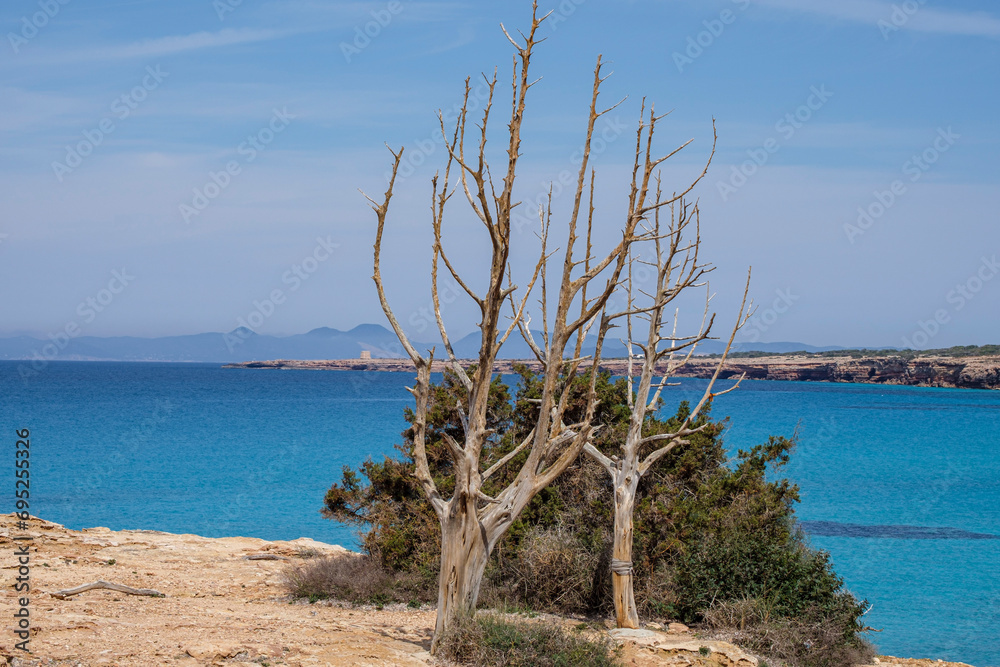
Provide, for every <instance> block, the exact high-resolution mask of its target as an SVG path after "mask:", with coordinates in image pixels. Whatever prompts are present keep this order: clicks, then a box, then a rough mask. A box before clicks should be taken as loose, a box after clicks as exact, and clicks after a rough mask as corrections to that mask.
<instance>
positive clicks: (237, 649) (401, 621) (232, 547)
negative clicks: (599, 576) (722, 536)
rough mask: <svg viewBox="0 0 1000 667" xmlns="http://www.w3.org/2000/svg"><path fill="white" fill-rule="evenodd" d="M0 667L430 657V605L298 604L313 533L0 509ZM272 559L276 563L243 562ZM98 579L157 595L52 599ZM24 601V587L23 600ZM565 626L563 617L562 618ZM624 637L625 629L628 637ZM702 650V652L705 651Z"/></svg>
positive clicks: (671, 635)
mask: <svg viewBox="0 0 1000 667" xmlns="http://www.w3.org/2000/svg"><path fill="white" fill-rule="evenodd" d="M23 535H31V536H33V538H34V539H33V540H31V541H30V542H24V541H19V542H17V544H25V543H28V544H30V545H31V546H30V549H31V551H30V556H31V564H30V567H31V572H30V577H31V593H30V599H31V601H30V605H29V609H30V611H31V624H32V637H31V642H30V648H31V651H32V652H31V654H30V655H27V656H26V655H24V653H23V652H22V651H19V650H17V649H15V647H14V642H15V641H17V639H16V638H15V636H14V634H13V627H12V625H11V621H10V619H11V618H12V614H13V611H14V610H15V609H16V607H17V597H18V596H19V594H17V593H15V591H14V589H13V586H12V585H11V584H10V582H12V581H13V580H14V577H15V576H16V574H15V572H16V569H17V567H18V566H17V561H16V558H15V556H14V544H15V542H14V540H13V539H12V538H13V537H14V536H23ZM0 553H2V554H3V555H2V556H0V568H2V571H3V573H4V574H3V577H4V585H3V588H2V593H0V614H2V615H3V617H4V619H7V620H5V621H4V627H5V630H4V632H3V633H2V635H0V664H8V665H18V666H23V667H28V666H34V665H47V666H49V665H52V666H55V665H59V666H64V665H65V666H69V665H72V666H74V667H76V666H82V667H89V666H91V665H115V666H116V667H119V666H120V667H132V666H136V667H138V666H142V667H153V666H158V665H178V666H183V665H226V666H229V667H238V666H240V665H243V666H246V667H251V666H252V667H259V666H260V665H262V664H270V665H289V666H292V667H297V666H307V665H308V666H313V665H315V666H327V665H329V666H336V667H341V666H345V667H346V666H347V665H352V666H354V665H357V666H359V667H365V666H372V667H376V666H377V667H382V666H386V667H388V666H399V667H408V666H411V665H433V664H437V663H435V661H434V660H433V659H432V658H431V656H430V655H429V654H428V652H427V651H428V649H429V648H430V639H431V634H432V630H433V627H434V610H433V609H429V608H427V607H424V608H422V609H408V608H405V607H403V606H402V605H399V606H393V607H386V608H385V609H382V610H376V609H372V608H352V607H349V606H346V605H345V606H340V605H338V604H336V603H328V602H322V601H321V602H317V603H316V604H312V605H310V604H308V603H305V602H295V601H292V600H291V599H290V597H289V596H288V595H287V593H286V592H285V589H284V587H283V585H282V580H283V577H282V573H283V571H284V570H285V569H286V568H287V567H288V566H289V565H290V564H295V563H301V562H305V561H304V560H303V558H304V557H315V556H316V555H317V554H319V555H322V554H330V555H333V554H342V553H346V550H345V549H344V548H343V547H339V546H335V545H330V544H323V543H321V542H316V541H314V540H311V539H298V540H292V541H287V542H268V541H265V540H260V539H256V538H245V537H228V538H218V539H213V538H205V537H199V536H197V535H173V534H169V533H162V532H159V531H145V530H136V531H129V530H123V531H111V530H108V529H107V528H91V529H87V530H82V531H72V530H67V529H65V528H63V527H62V526H60V525H58V524H54V523H49V522H46V521H42V520H40V519H35V518H32V519H31V521H30V522H29V530H28V531H27V532H24V531H19V530H16V529H15V519H14V517H13V515H9V514H7V515H0ZM260 554H269V555H273V556H278V557H280V558H279V559H262V558H259V557H258V558H254V559H248V558H247V556H257V555H260ZM98 580H104V581H108V582H112V583H115V584H122V585H125V586H129V587H132V588H136V589H154V590H156V591H159V592H161V593H163V594H164V595H165V597H145V596H134V595H128V594H125V593H119V592H116V591H112V590H102V589H95V590H89V591H86V592H83V593H80V594H78V595H74V596H71V597H69V598H66V599H58V598H55V597H53V596H52V593H54V592H56V591H61V590H65V589H69V588H74V587H77V586H80V585H83V584H88V583H92V582H95V581H98ZM20 595H21V596H23V593H22V594H20ZM565 622H566V623H567V624H570V623H572V621H569V620H565ZM655 627H656V630H655V631H651V630H649V629H642V630H639V631H624V632H623V631H616V632H617V633H618V634H621V635H622V637H621V638H620V640H619V641H620V642H621V643H622V644H623V651H622V657H623V659H624V662H625V664H627V665H639V666H646V665H648V666H654V665H698V666H705V667H755V666H756V665H757V664H758V662H757V660H756V658H754V657H752V656H750V655H748V654H746V653H744V652H743V651H742V650H740V649H739V648H737V647H735V646H733V645H732V644H727V643H725V642H715V641H709V640H703V639H698V638H697V637H696V636H695V635H694V633H693V632H691V631H689V630H687V629H686V628H684V627H683V626H680V625H679V624H671V626H670V628H668V629H667V630H666V631H663V630H661V628H660V627H659V626H655ZM629 635H634V636H629ZM705 649H707V651H706V650H705ZM947 664H949V663H940V662H936V661H933V660H922V661H916V660H896V659H894V658H882V659H881V666H882V667H904V666H905V667H945V665H947Z"/></svg>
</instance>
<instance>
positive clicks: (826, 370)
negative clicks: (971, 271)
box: [225, 355, 1000, 389]
mask: <svg viewBox="0 0 1000 667" xmlns="http://www.w3.org/2000/svg"><path fill="white" fill-rule="evenodd" d="M468 363H472V362H471V361H469V362H468ZM717 363H718V362H717V360H716V359H712V358H704V357H701V358H694V359H692V360H691V361H690V362H689V363H688V364H687V365H686V366H684V367H683V368H681V369H679V370H678V371H677V372H676V373H675V375H676V376H678V377H695V378H708V377H711V376H712V373H713V372H714V371H715V365H716V364H717ZM517 364H525V365H527V366H529V367H532V368H536V369H537V368H539V364H538V362H537V361H535V360H512V359H502V360H498V361H497V363H496V364H495V365H494V370H495V371H496V372H499V373H509V372H511V371H512V370H513V368H514V366H515V365H517ZM626 365H627V362H626V360H624V359H607V360H604V361H602V362H601V367H602V368H605V369H607V370H609V371H611V372H612V373H616V374H617V373H623V372H625V369H626ZM225 368H257V369H284V370H340V371H388V372H392V371H396V372H412V371H413V364H412V363H411V362H410V360H409V359H326V360H289V359H277V360H273V361H248V362H243V363H237V364H227V365H226V366H225ZM443 369H444V364H443V363H441V362H435V370H436V371H440V370H443ZM744 374H745V375H746V377H747V378H749V379H753V380H785V381H799V382H857V383H864V384H889V385H910V386H917V387H952V388H963V389H1000V357H916V358H913V359H905V358H903V357H861V358H857V359H854V358H850V357H818V356H805V355H803V356H775V357H754V358H740V359H729V360H727V361H726V365H725V366H724V367H723V369H722V372H721V374H720V377H721V378H723V379H727V378H735V377H740V376H741V375H744Z"/></svg>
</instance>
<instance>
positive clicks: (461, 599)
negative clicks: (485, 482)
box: [431, 502, 490, 653]
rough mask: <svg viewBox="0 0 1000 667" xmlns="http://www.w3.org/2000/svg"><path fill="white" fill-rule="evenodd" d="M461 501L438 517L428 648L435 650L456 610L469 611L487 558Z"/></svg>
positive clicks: (480, 536)
mask: <svg viewBox="0 0 1000 667" xmlns="http://www.w3.org/2000/svg"><path fill="white" fill-rule="evenodd" d="M471 510H472V511H469V505H468V504H463V505H462V507H461V508H459V509H458V511H456V512H453V513H451V514H450V515H448V516H446V517H445V518H443V519H442V521H441V573H440V575H439V577H438V613H437V622H436V623H435V627H434V639H433V641H432V644H431V652H432V653H433V652H436V651H437V647H438V644H439V642H440V641H441V635H442V633H443V632H444V630H445V628H447V627H450V626H451V623H452V621H453V620H454V619H455V617H456V616H457V615H459V614H463V613H471V612H472V611H474V610H475V608H476V602H477V600H478V599H479V589H480V585H481V584H482V581H483V573H484V572H485V571H486V562H487V561H488V560H489V551H490V550H489V548H488V545H487V544H486V542H485V541H484V535H483V531H482V529H481V527H480V524H479V519H478V517H477V515H476V511H475V503H474V502H473V503H471Z"/></svg>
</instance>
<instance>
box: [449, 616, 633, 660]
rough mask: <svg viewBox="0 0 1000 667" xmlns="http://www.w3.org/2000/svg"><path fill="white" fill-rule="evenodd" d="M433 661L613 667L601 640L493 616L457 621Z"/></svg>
mask: <svg viewBox="0 0 1000 667" xmlns="http://www.w3.org/2000/svg"><path fill="white" fill-rule="evenodd" d="M438 650H439V655H440V656H441V657H443V658H445V659H448V660H452V661H454V662H457V663H459V664H461V665H470V666H472V667H618V666H619V665H621V661H620V660H619V659H618V656H617V651H616V650H615V648H614V644H613V642H612V641H611V640H610V639H608V638H607V637H603V636H602V637H601V638H597V639H594V638H587V637H585V636H583V635H582V634H580V633H579V632H575V633H570V632H567V631H566V630H564V629H563V628H562V627H561V626H558V625H555V624H553V623H545V622H532V621H524V620H508V619H505V618H503V617H500V616H496V615H493V614H485V613H481V614H477V615H476V616H475V617H469V616H460V617H458V618H456V619H455V622H454V623H453V625H452V627H451V628H450V629H449V630H448V631H447V632H446V633H445V634H444V636H443V637H442V638H441V644H440V647H439V649H438Z"/></svg>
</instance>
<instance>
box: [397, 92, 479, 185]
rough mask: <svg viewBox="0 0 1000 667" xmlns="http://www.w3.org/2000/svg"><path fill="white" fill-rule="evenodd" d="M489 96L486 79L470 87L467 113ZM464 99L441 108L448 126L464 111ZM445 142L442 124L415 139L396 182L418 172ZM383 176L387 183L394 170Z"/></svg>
mask: <svg viewBox="0 0 1000 667" xmlns="http://www.w3.org/2000/svg"><path fill="white" fill-rule="evenodd" d="M489 97H490V87H489V86H488V85H487V84H486V82H485V81H480V82H479V84H478V85H476V86H472V87H470V89H469V98H468V100H467V101H464V96H463V101H464V103H465V104H468V108H467V109H466V113H467V114H472V113H475V112H476V111H479V110H480V109H481V108H482V107H483V105H485V103H486V100H488V99H489ZM463 101H459V102H455V103H454V104H453V105H451V107H450V108H448V109H442V110H441V118H442V119H443V120H444V126H445V127H446V128H447V127H454V124H455V123H456V122H457V121H458V118H459V116H460V115H461V113H462V104H463ZM444 142H445V138H444V135H443V134H441V129H440V126H439V127H438V129H436V130H434V131H433V132H432V133H431V136H429V137H427V138H426V139H417V140H416V141H414V142H413V148H409V149H407V150H406V151H403V160H402V161H401V162H400V163H399V169H397V170H396V183H402V182H403V181H405V180H406V179H407V178H409V177H410V176H412V175H413V174H414V173H416V171H417V167H420V166H421V165H423V164H424V163H425V162H427V158H429V157H430V156H431V155H433V154H434V153H435V152H436V151H437V149H438V146H443V145H444ZM383 177H384V178H385V182H386V183H388V182H389V181H390V180H392V170H391V169H387V170H386V171H385V173H384V174H383Z"/></svg>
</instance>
